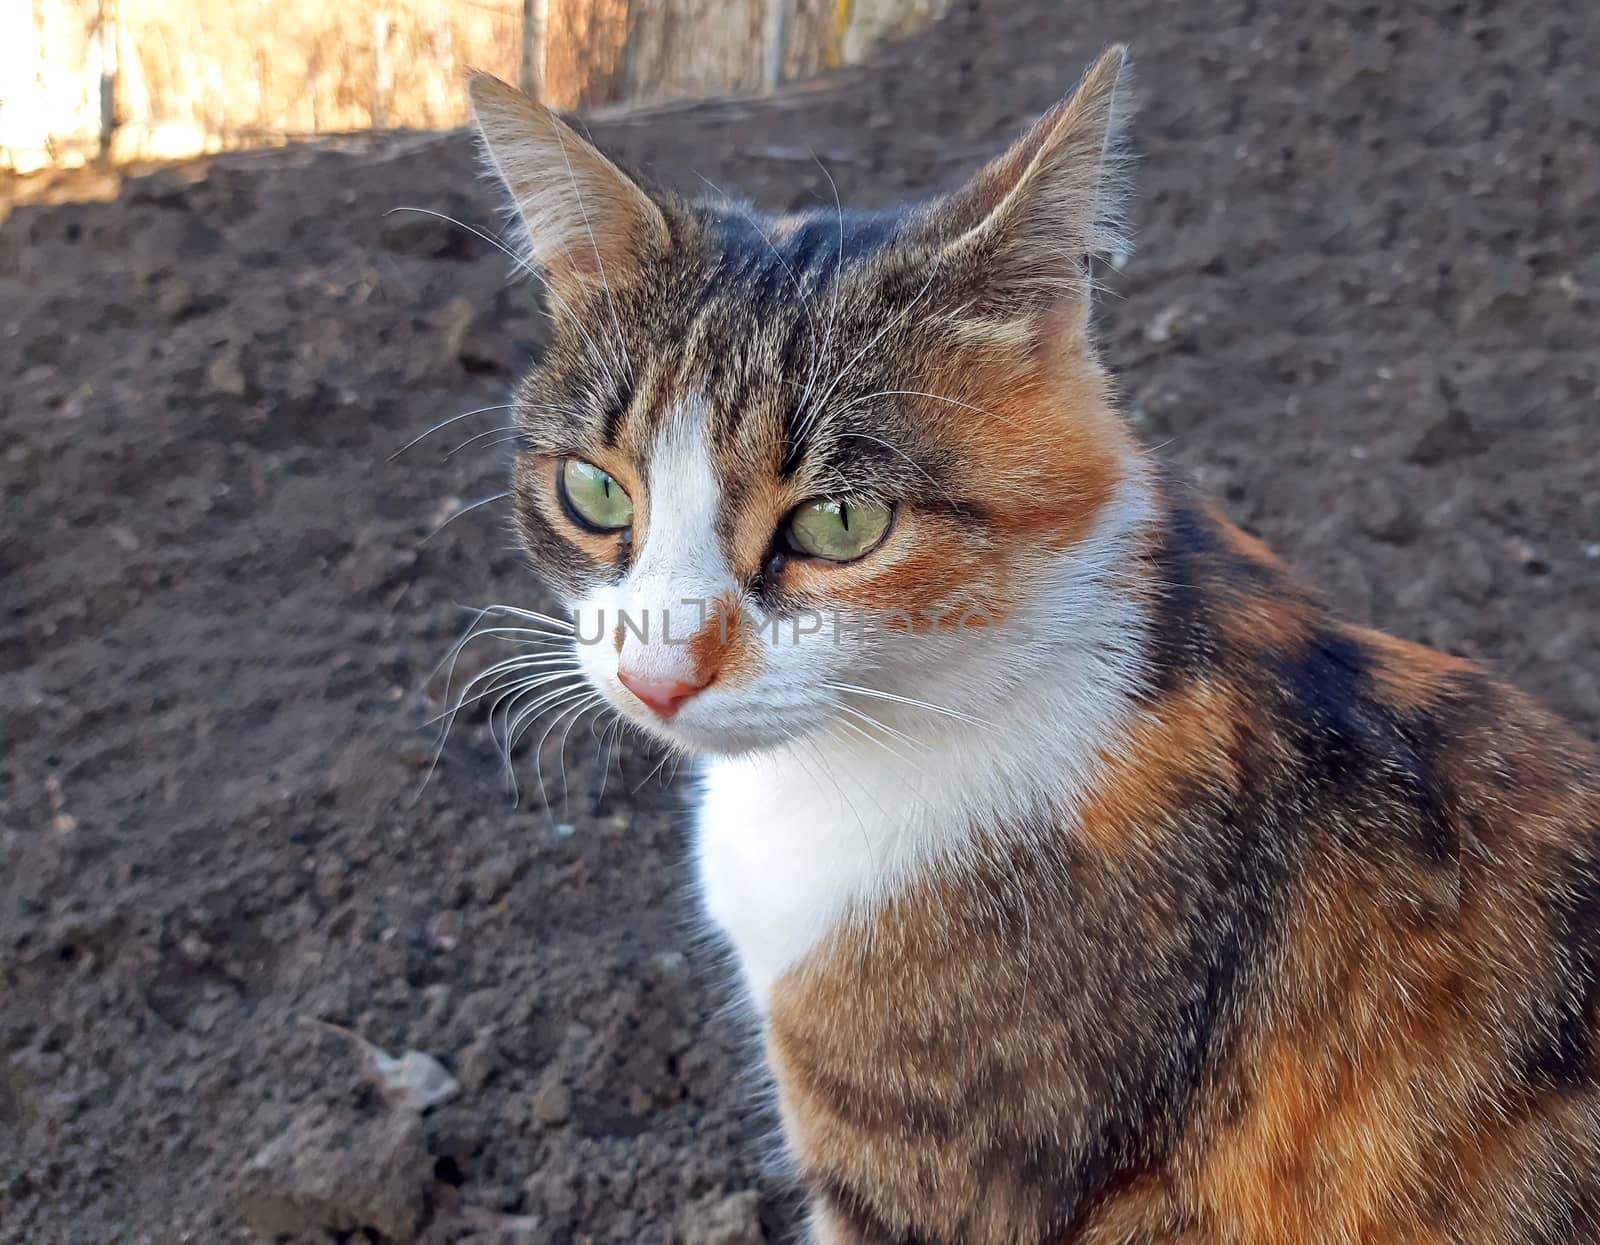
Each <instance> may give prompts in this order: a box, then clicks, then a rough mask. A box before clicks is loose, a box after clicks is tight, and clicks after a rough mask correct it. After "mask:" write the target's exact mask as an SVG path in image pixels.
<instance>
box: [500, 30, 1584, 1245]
mask: <svg viewBox="0 0 1600 1245" xmlns="http://www.w3.org/2000/svg"><path fill="white" fill-rule="evenodd" d="M1124 76H1125V70H1124V55H1123V52H1122V50H1121V49H1113V50H1111V51H1109V52H1107V53H1106V54H1105V55H1104V56H1103V57H1102V58H1101V59H1100V60H1099V61H1098V62H1097V63H1096V64H1095V65H1094V67H1093V68H1092V69H1090V70H1089V72H1088V74H1087V75H1086V76H1085V77H1084V79H1083V81H1082V83H1081V84H1080V85H1079V87H1078V88H1077V90H1076V91H1075V92H1074V93H1073V94H1072V95H1071V96H1069V97H1068V98H1067V99H1066V100H1064V101H1063V102H1062V103H1060V104H1059V105H1057V106H1056V107H1055V108H1054V109H1053V110H1051V111H1050V112H1049V113H1048V114H1047V115H1046V116H1045V117H1044V118H1043V119H1042V120H1041V121H1039V122H1038V124H1036V125H1035V126H1034V127H1033V128H1032V129H1031V130H1030V131H1029V132H1028V133H1027V134H1026V135H1025V136H1024V137H1023V138H1022V139H1021V140H1020V141H1019V142H1017V143H1016V145H1015V146H1013V147H1012V148H1011V149H1010V150H1009V151H1006V152H1005V153H1004V154H1002V155H1000V156H999V157H998V158H996V159H995V160H993V161H992V162H991V163H990V164H988V165H987V166H986V167H985V168H984V169H983V170H982V171H981V172H979V173H978V174H977V175H976V176H975V177H974V178H973V179H972V180H971V181H970V182H969V183H968V184H967V185H965V186H964V187H963V188H961V189H960V190H958V191H956V192H954V193H952V194H950V195H948V196H946V197H944V198H941V199H938V200H937V201H935V202H932V203H929V204H925V205H921V206H916V207H911V208H907V209H904V210H901V211H896V212H884V213H859V212H854V213H853V212H846V211H842V210H841V211H834V210H827V211H821V212H816V213H801V214H797V215H786V216H763V215H759V214H757V213H756V212H755V211H754V210H753V209H751V208H748V207H745V206H742V205H739V204H735V203H728V202H689V201H686V200H684V199H682V198H679V197H676V196H674V195H672V194H668V193H665V192H663V191H660V190H657V189H654V188H649V187H647V186H646V184H645V183H644V182H642V181H640V180H638V179H636V178H634V177H631V176H629V175H627V174H625V173H624V172H622V171H621V170H620V169H619V168H618V167H617V166H615V165H614V164H613V163H611V162H610V161H608V160H607V159H606V158H605V157H604V156H602V155H601V154H600V153H599V152H598V151H597V150H595V149H594V148H593V147H592V146H590V145H589V144H588V143H587V142H585V141H583V140H582V139H580V138H579V137H578V136H577V135H576V134H575V133H573V131H571V130H570V129H569V128H567V127H566V126H565V125H564V124H563V123H562V122H561V121H559V120H558V119H557V118H556V117H555V116H553V115H552V114H551V113H550V112H548V111H547V110H545V109H544V108H541V107H540V106H538V105H537V104H534V103H531V102H529V101H528V100H526V99H524V98H523V97H522V96H521V95H519V94H518V93H516V92H515V91H513V90H512V89H511V88H509V87H507V86H505V85H503V84H501V83H499V82H497V81H495V80H494V79H492V78H489V77H486V76H478V77H475V78H474V79H473V80H472V82H471V95H472V99H473V102H474V106H475V110H476V116H477V120H478V125H479V127H480V131H481V135H482V139H483V142H484V146H485V150H486V152H487V155H488V157H489V159H490V161H491V162H492V164H493V167H494V168H495V170H496V171H497V172H498V174H499V175H500V177H501V178H502V179H503V180H504V182H505V185H506V187H507V188H508V189H509V191H510V195H511V198H512V201H513V203H514V205H515V208H516V212H517V214H518V215H519V216H520V220H521V223H522V225H523V226H524V227H525V232H526V238H527V245H528V251H527V256H528V262H529V264H530V265H531V266H533V267H534V268H537V270H538V271H539V272H540V273H541V274H542V276H543V279H544V281H545V282H546V288H547V291H548V296H549V305H550V308H551V312H552V316H553V319H554V324H555V328H554V330H553V332H554V339H553V342H552V344H551V345H550V347H549V350H548V353H547V355H546V357H545V358H544V359H543V360H542V361H541V362H540V364H539V366H538V367H537V368H536V369H535V370H534V372H533V373H532V374H531V375H530V376H528V377H527V378H526V379H525V380H524V381H523V382H522V384H521V386H520V388H519V390H518V394H517V398H516V401H517V404H518V422H519V425H520V428H521V431H522V434H523V438H524V446H523V448H522V449H521V450H520V451H519V453H518V456H517V459H516V465H515V470H514V496H515V505H516V516H517V522H518V525H519V528H520V532H521V536H522V539H523V541H524V542H525V544H526V546H527V549H528V551H529V553H530V554H531V556H532V559H533V561H534V563H535V564H536V565H537V567H538V569H539V571H540V572H541V573H542V574H543V575H544V576H545V577H546V578H547V579H548V580H549V581H550V582H551V583H552V584H553V585H554V586H555V587H556V588H557V589H558V590H559V592H560V593H561V594H562V595H563V597H564V599H565V602H566V604H567V606H568V607H569V608H570V610H571V611H572V615H573V624H574V629H573V630H572V631H571V632H570V633H569V634H570V635H571V636H572V637H573V639H574V641H575V642H573V643H572V645H571V647H572V650H573V657H572V662H573V664H574V666H575V667H576V668H577V669H578V670H579V671H580V672H581V676H582V678H583V679H585V680H587V688H586V689H585V690H594V691H596V692H598V693H599V694H601V695H603V696H604V697H605V698H606V699H607V700H608V701H609V702H610V704H611V705H612V706H613V707H614V708H615V710H616V712H617V713H618V714H620V715H622V716H623V717H624V718H626V719H627V720H629V721H630V722H632V723H634V724H636V725H637V726H638V727H640V728H642V729H643V730H644V731H646V732H647V733H649V734H650V735H652V736H654V737H655V738H657V739H659V740H661V741H662V742H664V743H665V744H666V745H667V746H669V747H672V748H677V749H681V750H684V751H686V752H690V753H694V754H697V755H699V756H700V757H703V758H704V764H703V773H702V775H701V786H700V789H699V812H698V825H697V828H696V836H695V842H696V853H697V861H698V868H699V882H700V888H701V891H702V897H703V900H704V904H705V908H706V910H707V912H708V913H709V914H710V916H711V918H712V919H713V921H714V922H715V923H716V925H717V926H718V927H719V928H720V929H721V930H722V931H723V932H724V933H725V934H726V936H727V938H728V940H729V941H730V942H731V945H732V947H733V949H734V951H735V952H736V956H737V962H738V965H739V969H740V971H741V972H742V975H743V983H744V985H745V987H746V988H747V990H748V995H749V999H750V1001H751V1003H752V1005H753V1009H754V1011H755V1012H756V1014H757V1015H758V1017H759V1023H760V1028H761V1033H762V1037H763V1040H764V1044H765V1052H766V1057H767V1060H768V1062H769V1065H770V1071H771V1074H772V1077H773V1079H774V1082H775V1084H776V1089H777V1101H778V1104H779V1109H780V1112H781V1116H782V1122H783V1128H784V1133H785V1137H786V1141H787V1145H788V1149H789V1151H790V1153H791V1154H792V1158H793V1162H794V1166H795V1168H796V1171H797V1174H798V1177H799V1179H800V1180H801V1181H802V1182H803V1185H804V1188H805V1190H806V1191H807V1195H808V1198H809V1203H810V1207H811V1232H812V1235H813V1239H814V1240H815V1241H817V1242H821V1243H825V1245H833V1243H843V1242H850V1243H852V1245H969V1243H970V1245H1020V1243H1028V1245H1035V1243H1041V1245H1042V1243H1050V1245H1069V1243H1070V1245H1114V1243H1115V1245H1134V1243H1143V1245H1174V1243H1179V1242H1181V1243H1183V1245H1201V1243H1204V1245H1310V1243H1321V1242H1327V1243H1330V1245H1331V1243H1334V1242H1338V1243H1341V1245H1352V1243H1355V1242H1384V1243H1402V1242H1405V1243H1414V1245H1422V1243H1424V1242H1426V1243H1428V1245H1479V1243H1481V1245H1489V1243H1494V1245H1506V1243H1512V1242H1516V1243H1519V1245H1524V1243H1525V1245H1535V1243H1542V1245H1554V1243H1556V1242H1590V1241H1595V1240H1600V1053H1597V1049H1596V1044H1597V1034H1600V1018H1597V1015H1596V1008H1597V1001H1600V784H1597V779H1596V773H1597V766H1596V756H1595V751H1594V749H1593V748H1592V746H1591V745H1589V744H1588V743H1587V742H1586V741H1585V740H1584V739H1582V738H1581V737H1580V736H1579V735H1578V734H1577V733H1576V732H1575V731H1573V730H1571V729H1569V728H1568V727H1566V726H1564V725H1563V724H1562V723H1560V722H1559V721H1557V720H1555V719H1553V718H1552V717H1551V716H1550V715H1549V714H1547V713H1546V712H1544V711H1543V710H1541V709H1540V708H1539V707H1537V706H1536V705H1534V704H1532V703H1530V702H1529V701H1528V700H1527V699H1526V698H1524V697H1523V696H1521V695H1519V694H1518V693H1517V692H1516V691H1514V690H1512V689H1510V688H1509V687H1506V686H1505V685H1503V684H1501V683H1500V682H1498V681H1496V679H1495V678H1493V677H1492V676H1491V675H1489V674H1487V673H1485V672H1484V671H1483V670H1482V669H1480V668H1478V667H1477V666H1474V665H1473V664H1471V663H1469V662H1467V661H1463V660H1458V659H1456V658H1453V657H1449V656H1445V655H1442V654H1440V653H1436V652H1431V651H1429V650H1426V649H1423V648H1420V647H1417V646H1416V645H1413V644H1408V643H1405V642H1402V641H1400V640H1395V639H1391V638H1389V637H1388V636H1385V635H1381V634H1378V633H1376V632H1374V631H1370V630H1367V629H1365V628H1363V627H1359V626H1356V625H1353V624H1351V623H1349V622H1346V621H1344V620H1342V619H1340V618H1339V617H1338V616H1337V615H1335V614H1334V613H1332V612H1330V611H1329V609H1328V608H1326V607H1325V606H1324V605H1323V604H1322V603H1321V602H1320V601H1319V600H1318V599H1317V597H1316V596H1314V595H1313V594H1312V593H1311V592H1310V591H1309V590H1308V589H1307V588H1305V587H1303V586H1302V585H1301V584H1300V583H1299V582H1298V581H1297V580H1296V579H1295V577H1294V576H1293V575H1292V574H1291V573H1290V572H1289V571H1287V570H1286V569H1285V568H1284V567H1283V566H1282V565H1281V564H1280V563H1279V562H1278V561H1277V560H1276V559H1275V558H1274V557H1273V556H1272V555H1271V554H1270V553H1269V552H1268V551H1267V550H1266V549H1265V548H1264V547H1262V546H1261V545H1260V544H1259V543H1258V542H1257V541H1255V540H1254V539H1253V538H1251V537H1250V536H1248V535H1246V534H1244V533H1243V532H1242V531H1240V530H1239V529H1237V528H1235V527H1233V526H1232V525H1230V524H1229V523H1228V521H1227V520H1226V519H1225V518H1223V517H1222V516H1221V515H1220V514H1219V513H1218V512H1217V511H1215V510H1214V509H1212V508H1211V507H1210V506H1208V505H1206V504H1205V503H1204V502H1202V501H1200V500H1197V499H1196V498H1195V497H1194V496H1192V495H1191V494H1190V492H1189V491H1188V490H1187V489H1186V488H1185V487H1183V486H1182V485H1180V484H1178V483H1176V482H1175V481H1174V480H1173V478H1172V477H1171V476H1169V475H1168V474H1167V473H1166V472H1164V471H1163V470H1162V469H1161V467H1160V466H1158V465H1157V463H1156V462H1155V461H1154V460H1153V458H1152V457H1151V455H1150V453H1149V452H1147V451H1146V450H1145V449H1144V448H1142V447H1141V446H1140V445H1139V444H1138V443H1137V441H1136V440H1135V438H1134V437H1133V436H1132V435H1131V434H1130V432H1129V430H1128V429H1127V428H1126V427H1125V426H1124V424H1123V423H1122V422H1121V420H1120V419H1119V417H1118V413H1117V409H1116V400H1115V396H1114V394H1113V389H1112V385H1111V382H1110V379H1109V378H1108V375H1107V373H1106V370H1105V368H1104V367H1103V365H1102V364H1101V362H1100V360H1099V359H1098V357H1097V355H1096V352H1095V347H1094V341H1093V336H1092V332H1091V320H1090V304H1091V293H1092V288H1093V279H1092V270H1091V259H1092V257H1094V256H1096V255H1103V254H1105V253H1107V252H1108V251H1110V250H1113V249H1115V248H1117V247H1119V246H1120V245H1121V235H1120V233H1119V230H1118V220H1119V213H1120V209H1121V199H1122V190H1123V187H1122V180H1123V178H1122V172H1123V167H1124V166H1123V165H1122V164H1121V163H1120V162H1119V142H1120V127H1121V123H1122V118H1123V114H1124V111H1125V102H1126V97H1125V87H1124V84H1123V78H1124ZM575 681H576V678H575Z"/></svg>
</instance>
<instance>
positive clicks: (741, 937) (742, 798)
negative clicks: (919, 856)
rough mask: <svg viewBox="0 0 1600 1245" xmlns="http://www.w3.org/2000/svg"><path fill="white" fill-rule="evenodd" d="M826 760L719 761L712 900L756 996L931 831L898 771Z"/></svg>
mask: <svg viewBox="0 0 1600 1245" xmlns="http://www.w3.org/2000/svg"><path fill="white" fill-rule="evenodd" d="M830 761H831V758H828V757H827V756H826V754H825V753H819V754H818V755H814V756H807V755H805V754H803V753H801V754H794V753H790V754H779V755H770V754H769V755H765V756H759V757H741V758H736V759H731V760H719V761H716V762H713V763H712V765H711V767H710V769H709V770H708V772H707V773H706V775H705V778H704V793H703V796H702V801H701V807H700V818H699V842H698V853H699V873H700V885H701V890H702V898H703V901H704V903H705V906H706V910H707V912H708V913H709V915H710V916H711V918H712V920H713V921H715V922H716V924H717V925H718V926H719V927H720V928H721V930H722V932H723V933H724V934H725V935H726V936H727V937H728V939H729V940H730V941H731V942H732V944H733V947H734V950H735V952H736V953H737V955H738V959H739V964H740V968H741V969H742V971H743V973H744V978H745V984H746V985H747V986H748V988H749V990H750V994H751V999H752V1001H753V1002H754V1003H755V1004H756V1006H757V1007H758V1008H760V1009H761V1010H763V1011H765V1009H766V998H767V992H768V991H769V990H770V989H771V986H772V984H773V982H774V981H776V980H777V978H778V977H779V976H780V975H781V974H782V973H783V971H784V970H785V969H786V968H788V967H789V966H790V965H791V964H794V963H795V962H796V961H798V960H799V959H801V958H802V957H803V956H804V955H805V953H806V952H807V951H808V950H809V949H810V948H811V947H812V946H813V945H815V944H816V942H817V941H818V940H819V939H820V938H822V936H823V935H824V934H826V933H827V932H828V930H829V929H830V928H832V926H833V925H834V924H835V923H836V922H837V921H838V920H839V919H840V917H841V916H843V915H844V914H845V913H846V912H847V911H848V910H849V908H850V906H851V905H852V904H855V903H858V902H862V901H864V900H868V899H870V898H871V897H872V896H874V895H875V894H876V893H877V892H878V891H879V889H880V887H882V886H883V885H884V883H885V880H886V879H888V878H890V877H892V876H893V875H894V873H895V872H896V870H895V867H894V866H895V864H896V862H899V864H900V865H901V867H902V868H903V865H904V863H905V862H904V856H905V845H906V843H907V841H908V836H910V835H911V834H913V833H914V832H915V831H916V830H918V829H925V828H928V827H927V824H926V819H925V815H923V814H921V813H919V810H918V808H917V807H916V806H917V804H918V800H917V797H916V795H915V793H914V792H913V791H912V790H911V789H909V788H908V787H907V786H906V784H905V783H904V781H903V777H904V776H903V773H902V772H901V771H900V770H899V769H898V768H891V767H888V766H885V767H883V768H882V770H881V771H880V773H878V774H877V775H870V774H867V775H864V774H863V773H862V772H861V771H860V770H859V769H858V768H857V767H851V768H850V769H849V770H847V771H845V772H837V771H835V772H833V773H828V772H826V767H827V766H828V765H829V763H830Z"/></svg>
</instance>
